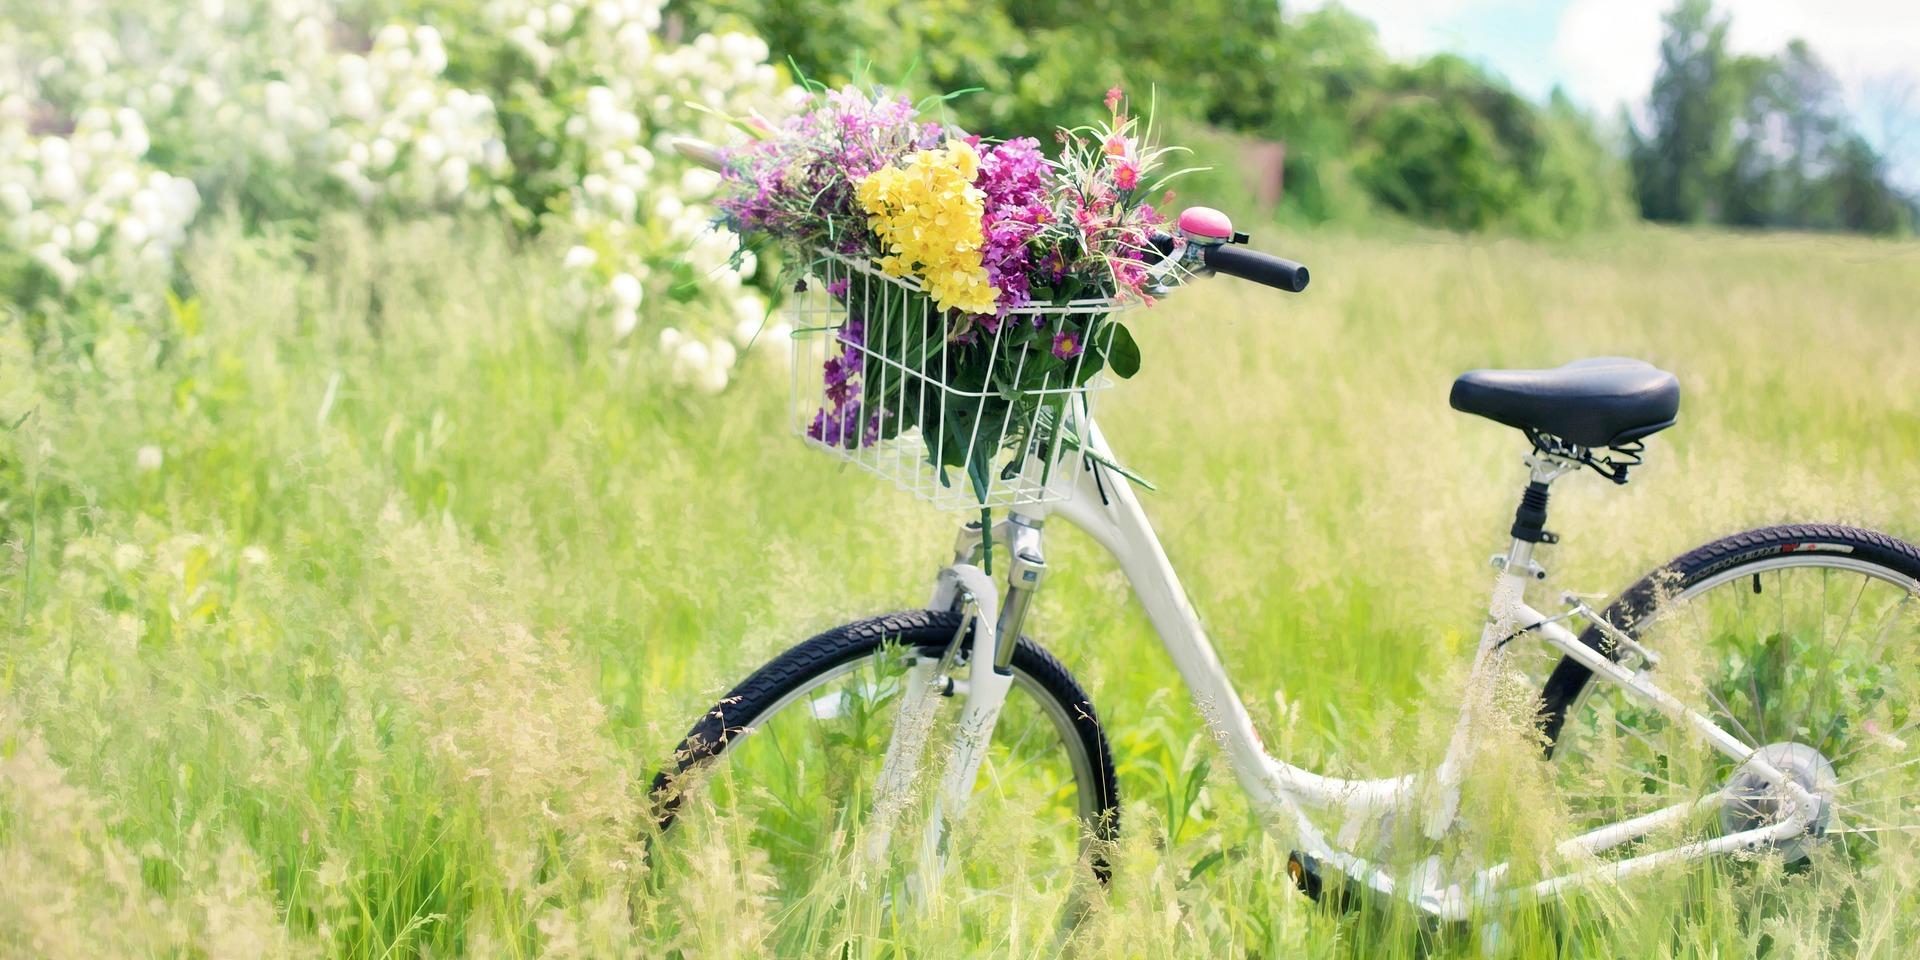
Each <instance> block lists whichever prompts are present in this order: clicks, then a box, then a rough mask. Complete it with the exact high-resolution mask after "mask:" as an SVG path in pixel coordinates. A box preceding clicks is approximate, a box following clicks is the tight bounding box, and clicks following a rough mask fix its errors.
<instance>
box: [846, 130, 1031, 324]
mask: <svg viewBox="0 0 1920 960" xmlns="http://www.w3.org/2000/svg"><path fill="white" fill-rule="evenodd" d="M979 170H980V154H978V153H977V152H975V151H974V149H973V147H972V146H971V145H969V144H968V143H967V142H966V141H964V140H948V141H947V143H946V146H944V147H940V148H937V149H933V150H921V151H918V152H916V153H913V154H911V155H909V156H908V157H907V165H906V166H905V167H882V168H881V169H879V170H875V171H874V172H872V173H870V174H868V175H867V176H865V177H863V178H861V180H860V182H859V183H858V184H856V185H855V197H856V199H858V200H859V201H860V209H862V210H865V211H866V212H867V222H868V223H869V224H870V225H871V226H872V227H873V232H874V233H875V234H877V235H878V236H879V237H880V244H881V248H882V249H883V250H885V251H886V253H885V255H883V256H882V257H881V258H880V261H879V262H880V269H881V270H884V271H886V272H887V273H888V274H891V275H893V276H896V277H906V276H914V275H918V276H919V277H920V279H921V281H922V282H923V283H924V284H925V285H926V290H927V293H928V294H929V295H930V296H932V297H933V301H934V303H936V304H939V306H940V308H941V309H943V310H947V309H955V310H962V311H965V312H967V313H991V312H993V309H994V302H995V300H996V299H997V298H998V296H999V292H998V291H996V290H995V289H994V288H993V284H992V283H990V282H988V280H987V268H986V267H985V266H983V265H982V264H981V261H980V248H981V246H982V244H983V242H984V234H983V232H982V227H981V225H980V220H981V215H982V213H983V207H984V202H985V195H984V194H982V193H981V192H980V190H979V188H977V187H975V186H974V185H973V178H974V175H975V174H976V173H978V172H979Z"/></svg>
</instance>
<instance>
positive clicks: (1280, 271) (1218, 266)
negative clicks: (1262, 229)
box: [1200, 244, 1307, 293]
mask: <svg viewBox="0 0 1920 960" xmlns="http://www.w3.org/2000/svg"><path fill="white" fill-rule="evenodd" d="M1200 262H1201V263H1204V264H1206V265H1207V269H1209V270H1212V271H1213V272H1215V273H1224V274H1226V275H1227V276H1229V277H1239V278H1240V279H1242V280H1252V281H1253V282H1254V283H1261V284H1265V285H1267V286H1269V287H1272V288H1274V289H1276V290H1285V291H1286V292H1288V293H1299V292H1300V291H1302V290H1305V289H1307V268H1306V267H1304V266H1301V265H1300V264H1298V263H1295V262H1293V261H1292V260H1287V259H1285V258H1282V257H1276V256H1274V255H1272V254H1269V253H1261V252H1259V251H1258V250H1246V249H1242V248H1240V247H1231V246H1227V245H1226V244H1218V245H1215V246H1209V247H1204V248H1202V249H1201V251H1200Z"/></svg>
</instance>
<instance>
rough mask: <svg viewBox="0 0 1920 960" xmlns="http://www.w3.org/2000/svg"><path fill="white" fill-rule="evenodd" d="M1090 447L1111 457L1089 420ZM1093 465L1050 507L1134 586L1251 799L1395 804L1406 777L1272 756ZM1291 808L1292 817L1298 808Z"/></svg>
mask: <svg viewBox="0 0 1920 960" xmlns="http://www.w3.org/2000/svg"><path fill="white" fill-rule="evenodd" d="M1088 433H1089V434H1090V436H1089V440H1090V441H1091V446H1092V449H1093V450H1094V451H1095V452H1096V453H1098V454H1099V455H1100V456H1103V457H1110V454H1109V453H1108V449H1109V448H1108V447H1107V444H1106V438H1105V437H1104V436H1103V435H1102V434H1101V433H1100V429H1099V427H1098V425H1092V424H1090V425H1089V428H1088ZM1101 474H1102V471H1101V470H1100V469H1099V468H1098V467H1095V468H1092V469H1088V470H1086V471H1085V472H1083V473H1082V474H1081V477H1080V483H1079V486H1078V488H1076V490H1075V491H1074V495H1073V496H1072V497H1071V498H1070V499H1068V500H1066V501H1065V502H1062V503H1058V504H1054V505H1053V507H1052V510H1051V512H1052V513H1053V514H1054V515H1056V516H1059V517H1061V518H1063V519H1065V520H1066V521H1067V522H1069V523H1072V524H1073V525H1075V526H1077V527H1079V528H1081V529H1082V530H1085V531H1086V532H1087V534H1088V535H1089V536H1091V537H1093V538H1094V540H1096V541H1098V542H1099V543H1100V545H1101V546H1103V547H1105V548H1106V549H1107V550H1108V551H1109V552H1111V553H1112V554H1113V556H1114V559H1115V560H1117V561H1118V562H1119V564H1120V568H1121V570H1122V572H1124V573H1125V574H1126V577H1127V580H1128V581H1129V582H1130V583H1131V584H1132V585H1133V591H1134V595H1135V596H1136V597H1138V598H1139V600H1140V605H1141V606H1142V607H1144V608H1145V609H1146V613H1147V618H1148V619H1149V620H1151V621H1152V623H1153V627H1154V629H1155V631H1157V632H1158V633H1159V634H1160V638H1161V642H1162V643H1163V644H1165V646H1166V649H1167V654H1168V656H1169V657H1171V658H1172V660H1173V665H1174V668H1175V669H1177V670H1179V672H1180V677H1181V679H1182V680H1184V681H1185V682H1186V685H1187V688H1188V690H1189V691H1190V692H1191V693H1192V695H1193V699H1194V702H1195V704H1196V705H1197V706H1198V708H1199V709H1200V711H1201V713H1202V715H1203V716H1204V718H1205V720H1206V722H1207V724H1208V726H1209V727H1211V728H1212V729H1213V731H1214V733H1215V735H1216V737H1217V739H1219V740H1220V741H1221V745H1222V746H1223V747H1225V748H1226V751H1227V756H1228V759H1229V761H1230V762H1231V763H1232V765H1233V770H1234V775H1235V776H1236V777H1237V778H1238V779H1239V781H1240V784H1241V786H1242V787H1243V788H1244V789H1245V790H1246V791H1247V792H1248V794H1249V795H1250V796H1252V797H1253V798H1254V800H1255V801H1256V803H1259V804H1261V805H1264V806H1267V807H1269V808H1272V807H1276V806H1280V807H1288V808H1295V805H1294V804H1293V803H1292V801H1293V800H1294V799H1295V796H1294V794H1298V795H1299V797H1298V799H1301V800H1304V801H1306V802H1308V803H1310V804H1313V805H1316V806H1323V805H1328V804H1345V805H1348V806H1353V807H1363V806H1379V805H1386V804H1390V803H1393V802H1395V801H1396V800H1397V799H1399V798H1402V797H1404V796H1405V794H1406V793H1407V792H1408V790H1409V788H1410V785H1411V782H1412V778H1411V777H1410V776H1409V777H1399V778H1394V779H1391V780H1380V781H1350V780H1341V779H1338V778H1333V777H1322V776H1319V775H1316V774H1313V773H1310V772H1308V771H1305V770H1301V769H1299V768H1297V767H1293V766H1291V765H1288V764H1285V763H1281V762H1278V761H1276V760H1274V759H1273V758H1272V757H1270V756H1269V755H1268V754H1267V752H1266V749H1265V747H1264V746H1263V745H1262V743H1261V740H1260V734H1259V732H1258V731H1256V730H1255V729H1254V726H1253V720H1252V718H1251V717H1250V716H1249V715H1248V714H1247V708H1246V705H1245V704H1243V703H1241V701H1240V695H1239V694H1238V693H1237V692H1236V691H1235V690H1234V688H1233V684H1232V683H1231V682H1230V681H1229V680H1228V678H1227V672H1226V668H1225V667H1224V666H1223V665H1222V664H1221V663H1220V657H1219V655H1218V654H1216V653H1215V652H1214V649H1213V644H1212V643H1211V642H1210V641H1209V640H1208V639H1207V634H1206V629H1205V628H1204V627H1202V626H1201V624H1200V617H1199V614H1198V613H1197V612H1196V611H1195V610H1194V609H1193V604H1192V603H1191V602H1190V601H1189V600H1188V599H1187V594H1186V591H1185V590H1184V589H1182V588H1181V586H1180V578H1179V576H1178V575H1177V574H1175V573H1174V570H1173V564H1172V563H1171V562H1170V561H1169V560H1168V559H1167V554H1166V550H1165V549H1164V548H1162V547H1161V545H1160V540H1159V538H1158V537H1156V536H1155V535H1154V532H1153V527H1152V525H1151V524H1149V523H1148V521H1147V517H1146V513H1145V511H1143V510H1142V509H1141V507H1140V501H1139V499H1138V498H1137V497H1136V496H1135V494H1134V491H1133V487H1132V486H1131V485H1130V484H1128V483H1127V482H1126V481H1125V480H1123V479H1120V478H1118V477H1116V476H1114V475H1112V474H1111V473H1107V474H1105V476H1104V479H1103V478H1102V477H1101ZM1290 812H1293V813H1296V814H1298V813H1299V811H1298V809H1297V808H1295V809H1293V810H1291V811H1290Z"/></svg>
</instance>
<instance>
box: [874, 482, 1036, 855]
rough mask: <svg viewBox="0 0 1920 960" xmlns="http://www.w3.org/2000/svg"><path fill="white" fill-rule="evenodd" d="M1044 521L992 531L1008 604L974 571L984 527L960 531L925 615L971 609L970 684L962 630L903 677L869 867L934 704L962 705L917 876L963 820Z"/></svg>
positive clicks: (1001, 699)
mask: <svg viewBox="0 0 1920 960" xmlns="http://www.w3.org/2000/svg"><path fill="white" fill-rule="evenodd" d="M1042 522H1043V521H1042V520H1041V519H1040V518H1036V517H1030V516H1025V515H1022V514H1018V513H1014V514H1010V515H1009V516H1008V518H1007V520H1005V521H1003V522H1002V523H1000V524H997V525H995V528H994V539H995V542H996V543H997V544H1005V545H1006V547H1007V552H1008V554H1009V556H1010V558H1011V562H1009V563H1008V564H1007V577H1006V583H1007V586H1006V591H1005V594H1004V596H1000V597H996V596H995V593H996V590H995V586H994V581H993V579H992V578H989V577H988V576H987V575H986V573H985V572H984V571H983V570H982V569H981V567H980V566H979V563H980V561H981V559H982V558H983V556H984V554H985V551H986V542H985V538H984V536H983V535H982V534H983V531H984V529H985V528H983V527H982V526H981V525H980V524H979V523H969V524H967V525H966V526H965V527H963V528H962V529H961V531H960V535H959V538H958V540H957V541H956V544H955V548H954V562H953V564H952V565H950V566H948V567H946V568H945V569H943V570H941V571H940V575H939V576H938V577H937V578H935V581H934V588H933V595H932V597H931V598H930V600H929V603H928V607H929V608H930V609H935V610H953V611H956V612H962V611H965V610H966V609H967V608H968V607H969V606H971V607H972V608H973V610H974V613H973V617H972V620H973V622H972V627H973V630H972V638H971V643H970V644H969V645H968V646H967V647H966V652H967V659H968V663H969V667H968V671H967V679H966V680H965V681H960V680H957V679H955V678H954V677H953V676H952V675H951V674H952V672H953V667H954V665H955V662H956V661H957V659H958V656H957V655H958V654H959V652H960V644H962V643H963V642H965V641H966V640H967V631H966V629H965V626H964V625H963V627H962V629H961V630H960V632H959V633H958V634H956V636H955V637H954V643H953V646H952V647H950V649H949V650H948V651H947V653H946V654H945V655H944V656H943V657H942V658H941V659H940V661H939V662H937V663H929V662H927V661H925V660H924V659H919V658H916V661H915V663H914V665H913V667H912V668H911V670H910V671H909V672H908V675H907V684H906V689H905V690H904V692H903V696H902V697H901V703H900V708H899V712H898V714H897V717H898V719H897V720H896V721H895V724H894V730H893V735H892V737H891V739H890V740H889V742H888V745H887V755H886V759H885V761H884V763H883V765H882V767H881V775H880V783H879V789H878V790H876V792H875V799H874V809H873V816H872V818H871V819H870V821H869V822H870V824H871V828H870V832H869V833H868V835H867V839H866V855H867V858H868V861H869V862H870V863H873V862H877V861H878V860H879V858H880V857H881V856H882V855H884V853H885V851H886V849H887V846H888V845H889V843H890V841H891V837H892V828H893V824H894V821H895V820H896V819H897V818H898V815H899V813H900V812H901V810H902V809H903V808H904V806H905V802H906V798H907V797H908V796H909V795H910V792H911V790H912V788H913V783H914V781H915V779H916V778H917V777H918V774H919V769H920V761H921V758H922V755H923V754H924V752H925V750H926V747H927V741H928V734H929V733H930V732H931V727H932V722H933V715H934V713H935V712H936V710H935V708H936V705H937V704H938V698H940V697H954V696H964V697H965V701H964V703H963V704H962V706H961V709H960V715H959V717H958V720H957V722H956V724H955V727H954V736H953V740H952V744H951V747H950V749H949V751H948V755H947V758H946V764H945V768H944V770H943V771H942V773H941V778H940V785H939V788H938V793H937V794H936V795H935V798H934V800H935V804H934V808H933V811H932V813H931V815H930V816H929V818H928V821H927V826H926V831H925V833H924V834H923V836H922V838H921V850H920V859H919V864H920V867H921V869H922V871H923V872H930V873H934V872H937V871H938V868H939V867H940V866H942V865H943V864H944V862H945V846H946V837H947V834H948V824H949V823H951V822H953V821H956V820H959V819H960V818H961V817H962V816H964V815H965V811H966V807H967V802H968V800H969V799H970V798H971V795H972V793H973V785H974V782H975V781H976V780H977V779H978V778H979V775H980V765H981V764H982V763H983V762H984V761H985V760H986V755H987V748H988V745H989V744H990V743H991V742H992V740H993V729H994V726H995V725H996V724H997V722H998V721H999V717H1000V708H1001V707H1002V705H1004V704H1005V703H1006V698H1007V693H1008V691H1009V690H1011V689H1012V686H1013V651H1014V647H1015V645H1016V644H1017V643H1018V642H1019V637H1020V628H1021V625H1022V624H1023V623H1024V621H1025V619H1026V615H1027V610H1028V609H1029V606H1030V605H1031V603H1032V601H1033V594H1034V592H1035V591H1036V590H1037V589H1038V588H1039V586H1040V583H1041V581H1042V580H1043V579H1044V578H1045V575H1046V560H1045V558H1044V556H1043V554H1042V553H1041V541H1040V529H1041V525H1042ZM923 875H924V874H923ZM922 885H923V886H924V882H923V884H922Z"/></svg>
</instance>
